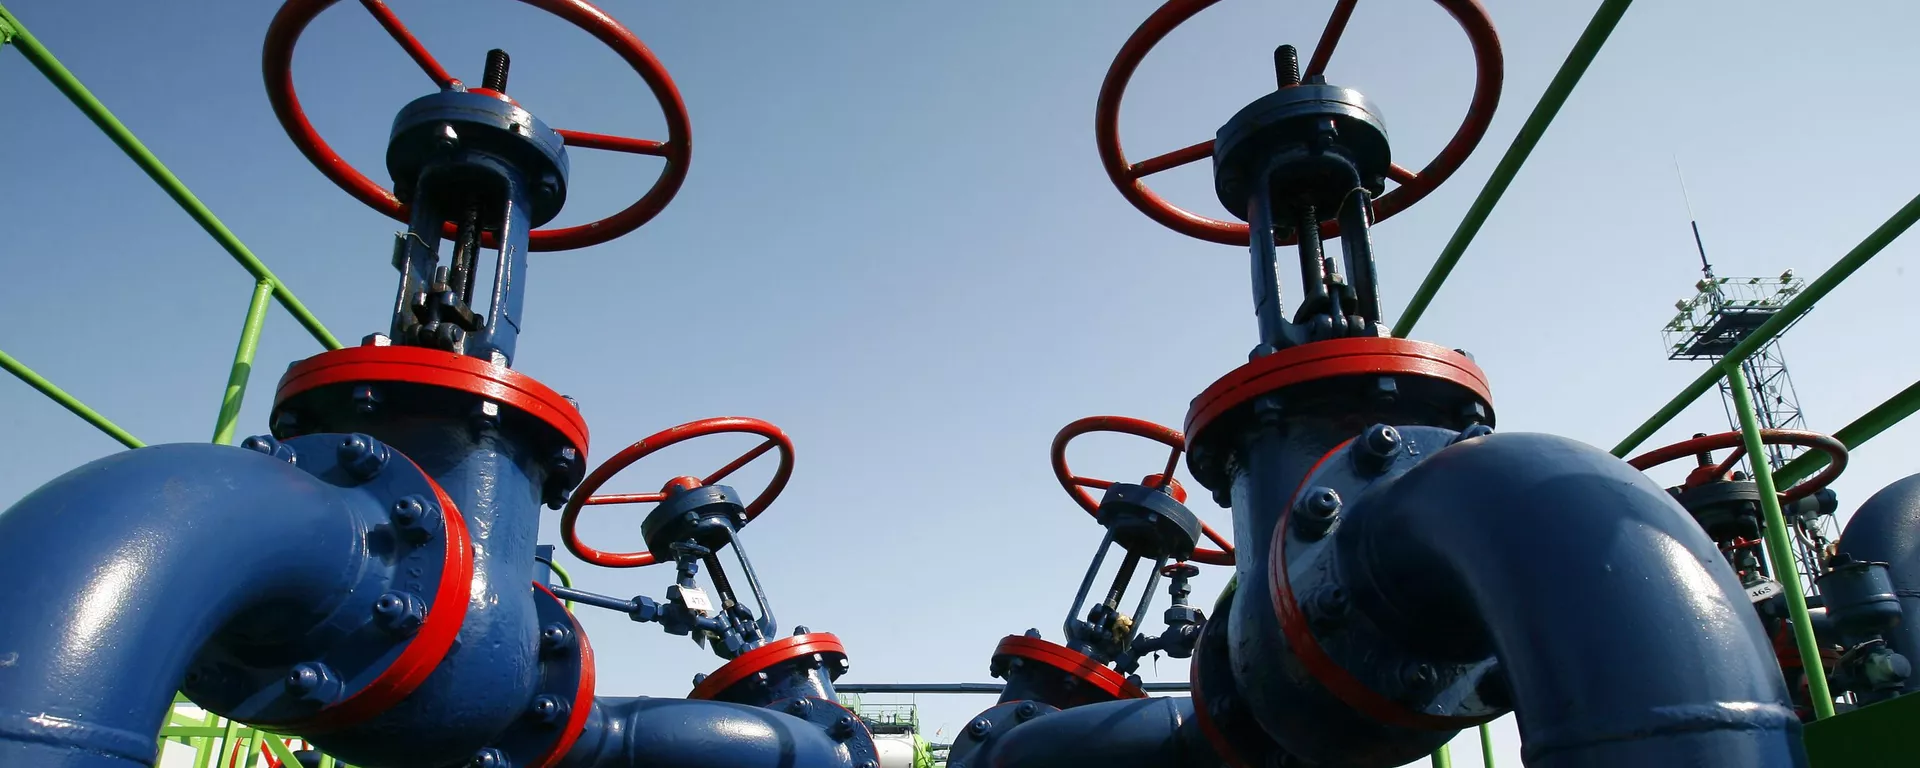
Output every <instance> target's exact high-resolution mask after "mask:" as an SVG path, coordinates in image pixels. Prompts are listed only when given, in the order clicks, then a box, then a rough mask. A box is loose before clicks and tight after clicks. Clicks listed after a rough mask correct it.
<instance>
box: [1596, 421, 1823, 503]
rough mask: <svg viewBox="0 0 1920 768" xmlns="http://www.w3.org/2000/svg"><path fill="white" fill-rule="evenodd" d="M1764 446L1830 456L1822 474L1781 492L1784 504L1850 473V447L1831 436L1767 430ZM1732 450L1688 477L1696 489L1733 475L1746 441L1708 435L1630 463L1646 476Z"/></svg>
mask: <svg viewBox="0 0 1920 768" xmlns="http://www.w3.org/2000/svg"><path fill="white" fill-rule="evenodd" d="M1760 442H1761V444H1763V445H1798V446H1801V447H1804V448H1812V449H1813V450H1816V451H1819V452H1821V453H1824V454H1826V455H1827V466H1826V468H1824V469H1822V470H1820V474H1817V475H1814V476H1813V477H1809V478H1807V479H1805V480H1802V481H1800V482H1799V483H1796V484H1794V486H1793V487H1792V488H1786V489H1783V490H1780V491H1779V493H1780V502H1781V503H1782V504H1791V503H1793V502H1796V501H1799V500H1801V499H1804V498H1806V497H1808V496H1811V495H1813V494H1814V493H1815V492H1817V491H1819V490H1820V489H1822V488H1825V487H1827V486H1828V485H1831V484H1833V481H1834V480H1837V479H1839V478H1840V473H1841V472H1844V471H1846V469H1847V444H1846V443H1842V442H1840V441H1839V440H1838V439H1836V438H1834V437H1832V436H1831V435H1823V434H1820V433H1818V432H1808V431H1806V430H1801V429H1763V430H1760ZM1727 448H1732V449H1733V452H1732V453H1730V454H1727V458H1726V459H1725V460H1723V461H1721V462H1720V463H1719V464H1718V465H1715V466H1712V467H1701V468H1699V469H1695V470H1694V471H1693V472H1691V473H1689V474H1688V475H1687V481H1686V483H1685V485H1686V486H1687V487H1693V486H1697V485H1702V484H1705V483H1707V482H1711V481H1714V480H1720V479H1722V478H1725V477H1726V476H1727V473H1729V472H1731V471H1733V467H1734V465H1735V464H1738V463H1740V459H1741V458H1743V457H1745V456H1746V455H1747V446H1746V437H1745V436H1744V435H1742V434H1741V433H1739V432H1722V433H1720V434H1717V435H1704V436H1701V437H1696V438H1693V439H1691V440H1686V441H1683V442H1678V443H1674V444H1673V445H1669V446H1667V447H1665V448H1655V449H1653V450H1651V451H1648V452H1646V453H1643V454H1640V455H1639V456H1635V457H1633V458H1631V459H1628V460H1627V463H1628V464H1630V465H1632V466H1633V468H1634V469H1637V470H1640V471H1642V472H1645V471H1647V470H1649V469H1652V468H1654V467H1657V466H1660V465H1662V464H1665V463H1667V462H1670V461H1673V460H1675V459H1680V458H1685V457H1687V456H1693V455H1696V454H1700V453H1705V452H1707V451H1718V450H1725V449H1727Z"/></svg>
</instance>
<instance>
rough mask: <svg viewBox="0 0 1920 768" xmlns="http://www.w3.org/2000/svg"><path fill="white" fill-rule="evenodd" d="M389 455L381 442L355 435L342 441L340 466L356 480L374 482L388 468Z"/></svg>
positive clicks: (348, 436) (365, 436)
mask: <svg viewBox="0 0 1920 768" xmlns="http://www.w3.org/2000/svg"><path fill="white" fill-rule="evenodd" d="M389 453H390V452H389V451H388V450H387V446H386V445H385V444H383V443H381V442H380V441H378V440H375V439H373V438H372V437H369V436H367V435H362V434H359V433H354V434H351V435H347V436H346V437H345V438H343V439H342V440H341V441H340V451H339V459H340V466H341V468H343V469H345V470H346V471H347V474H349V475H352V476H353V478H354V479H356V480H360V481H362V482H364V481H367V480H372V479H373V478H375V477H377V476H379V474H380V470H381V469H384V468H386V466H387V457H388V455H389Z"/></svg>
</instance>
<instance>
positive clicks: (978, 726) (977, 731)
mask: <svg viewBox="0 0 1920 768" xmlns="http://www.w3.org/2000/svg"><path fill="white" fill-rule="evenodd" d="M967 733H968V734H969V735H971V736H973V737H974V738H976V739H984V738H986V737H987V734H990V733H993V721H991V720H988V719H986V718H984V717H982V718H980V719H978V720H975V721H973V722H971V723H968V724H967Z"/></svg>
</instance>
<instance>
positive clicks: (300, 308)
mask: <svg viewBox="0 0 1920 768" xmlns="http://www.w3.org/2000/svg"><path fill="white" fill-rule="evenodd" d="M0 22H4V23H5V24H6V25H7V26H8V27H9V28H10V29H11V31H12V39H11V40H9V41H8V42H10V43H11V44H12V45H13V46H14V47H15V48H18V49H20V52H21V53H22V54H25V55H26V57H27V61H28V62H31V63H32V64H33V66H34V68H35V69H38V70H40V74H42V75H45V76H46V78H47V80H48V81H50V82H52V83H53V86H54V87H55V88H59V89H60V92H61V93H63V94H65V95H66V97H67V100H68V101H71V102H73V105H74V106H76V107H79V108H80V111H81V112H84V113H86V115H87V118H88V119H90V120H92V121H93V124H94V125H96V126H99V128H100V131H101V132H102V133H105V134H106V135H107V138H109V139H112V140H113V143H114V144H115V145H117V146H119V147H120V150H121V151H122V152H125V153H127V157H128V158H131V159H132V160H133V162H134V164H135V165H138V166H140V170H143V171H146V172H147V176H149V177H151V178H152V179H153V181H154V183H155V184H158V185H160V189H162V190H164V191H165V192H166V193H167V195H168V196H169V197H172V198H173V201H174V202H176V203H179V204H180V208H181V209H182V210H185V211H186V212H187V215H188V216H192V217H193V220H194V221H195V222H196V223H198V224H199V225H200V228H201V229H204V230H206V231H207V234H209V235H212V236H213V239H214V242H217V243H219V244H220V247H222V248H225V249H226V251H227V253H228V254H231V255H232V256H233V259H234V260H235V261H238V262H240V266H242V267H245V268H246V270H247V272H249V273H251V274H252V275H253V277H254V279H256V280H268V281H271V282H272V283H273V296H274V298H275V299H278V300H279V301H280V306H283V307H286V309H287V312H288V313H289V314H291V315H293V317H294V319H295V320H299V321H300V325H302V326H304V327H306V329H307V332H308V333H310V334H313V338H314V339H315V340H317V341H319V342H320V343H321V344H323V345H325V346H326V348H327V349H339V348H340V340H339V339H336V338H334V337H333V334H332V333H330V332H328V331H327V328H326V326H324V325H322V324H321V323H320V319H319V318H316V317H314V316H313V313H312V312H309V311H307V307H306V305H305V304H301V303H300V299H299V297H296V296H294V295H293V291H292V290H291V289H289V288H287V287H286V285H285V284H284V283H282V282H281V281H280V278H278V277H275V276H274V274H273V270H271V269H267V265H266V264H263V263H261V262H260V259H259V257H257V256H254V255H253V251H251V250H248V249H247V245H246V244H245V243H242V242H240V238H239V237H238V236H236V235H234V234H233V230H230V229H227V225H225V224H222V223H220V219H219V218H218V217H216V216H214V215H213V211H211V210H208V209H207V206H206V204H205V203H202V202H200V198H198V197H195V196H194V194H193V191H192V190H189V189H187V185H186V184H185V183H184V182H182V181H180V178H179V177H178V176H175V175H173V171H170V170H167V166H166V165H165V164H164V163H161V162H160V158H158V157H155V156H154V155H153V152H151V151H149V150H148V149H147V146H146V145H145V144H142V143H140V139H139V138H137V137H135V136H134V135H133V131H130V130H128V129H127V126H126V125H125V124H123V123H121V122H120V119H119V118H117V117H114V116H113V113H112V112H110V111H108V110H107V107H106V105H105V104H101V103H100V100H99V99H96V98H94V96H93V93H92V92H90V91H88V90H87V87H86V86H85V85H82V84H81V83H80V79H79V78H77V77H74V76H73V73H72V72H69V71H67V68H66V67H65V66H64V65H62V64H61V63H60V60H59V59H56V58H54V56H53V53H52V52H51V51H48V50H47V49H46V47H45V46H42V45H41V44H40V41H39V40H38V39H35V38H34V36H33V34H32V33H30V32H28V31H27V28H26V27H25V26H22V25H21V24H20V20H19V19H17V18H15V17H14V16H13V14H12V13H9V12H8V11H7V7H6V6H5V5H0Z"/></svg>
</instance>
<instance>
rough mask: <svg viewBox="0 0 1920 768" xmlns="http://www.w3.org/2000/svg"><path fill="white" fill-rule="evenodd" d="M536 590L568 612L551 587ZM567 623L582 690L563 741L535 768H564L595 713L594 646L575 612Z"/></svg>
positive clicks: (576, 696)
mask: <svg viewBox="0 0 1920 768" xmlns="http://www.w3.org/2000/svg"><path fill="white" fill-rule="evenodd" d="M533 588H534V589H537V590H540V593H541V594H543V595H546V597H547V599H549V600H552V601H554V602H555V603H558V604H559V605H560V608H561V610H566V605H567V604H566V601H563V600H561V599H560V598H558V597H555V596H554V594H553V591H552V590H549V589H547V585H545V584H541V583H540V582H537V581H536V582H534V583H533ZM567 619H568V620H569V621H571V622H572V623H573V637H574V639H575V640H577V641H579V643H580V687H579V689H578V690H576V691H575V692H574V694H573V708H572V709H569V710H567V724H566V727H565V729H564V730H562V731H561V732H560V738H559V739H558V740H556V741H555V742H554V743H553V747H552V748H551V749H549V750H547V753H546V754H544V755H541V756H540V758H539V759H538V760H536V761H535V762H534V768H555V767H556V766H558V765H560V761H561V760H564V759H566V756H567V753H568V752H570V751H572V750H573V745H574V742H576V741H579V740H580V734H581V733H582V732H585V731H586V730H587V718H588V716H590V715H591V714H592V713H593V693H594V690H593V687H594V677H593V673H594V670H593V646H592V645H591V644H589V643H588V642H587V630H586V628H585V627H582V626H580V618H579V617H577V616H574V615H573V612H572V611H567Z"/></svg>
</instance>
